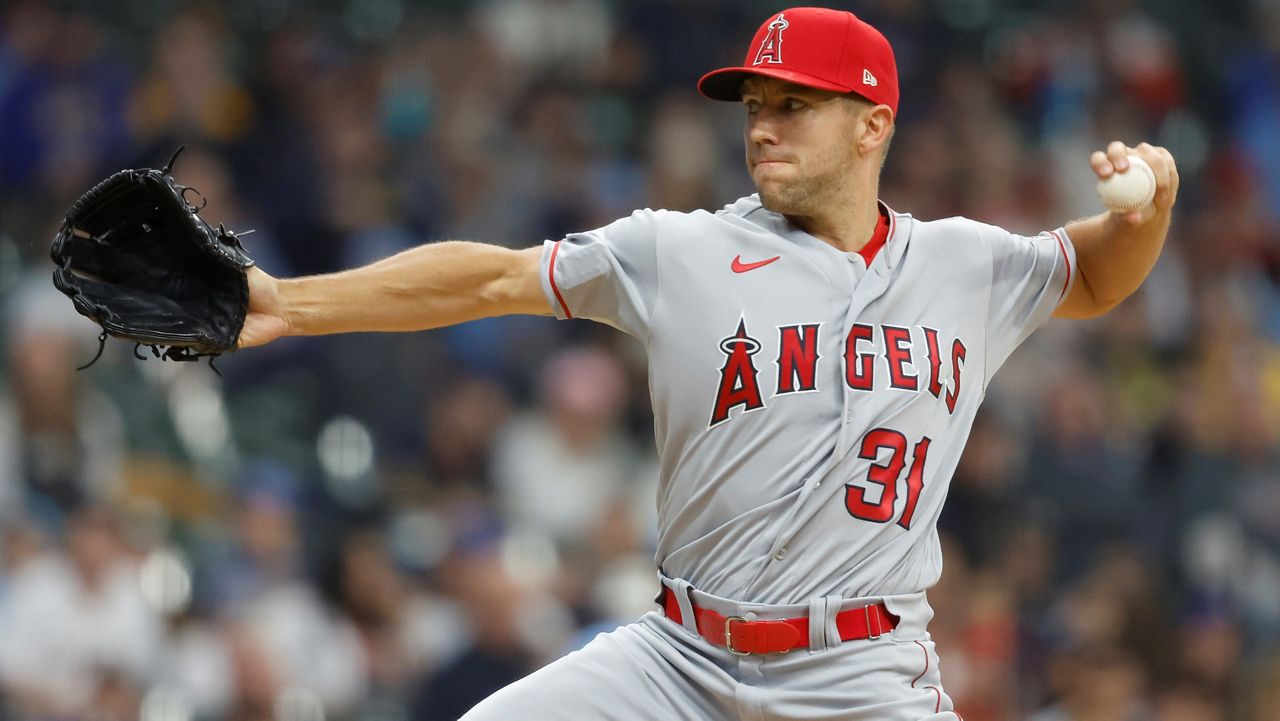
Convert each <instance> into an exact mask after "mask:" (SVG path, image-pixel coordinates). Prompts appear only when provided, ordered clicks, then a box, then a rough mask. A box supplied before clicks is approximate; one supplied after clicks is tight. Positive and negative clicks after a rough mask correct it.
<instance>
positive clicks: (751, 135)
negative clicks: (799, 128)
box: [747, 114, 778, 145]
mask: <svg viewBox="0 0 1280 721" xmlns="http://www.w3.org/2000/svg"><path fill="white" fill-rule="evenodd" d="M759 115H760V114H757V116H756V117H752V118H748V119H747V140H749V141H751V142H752V143H753V144H755V145H777V144H778V133H777V128H776V127H775V126H774V124H773V123H772V122H771V121H770V120H769V119H768V118H762V117H759Z"/></svg>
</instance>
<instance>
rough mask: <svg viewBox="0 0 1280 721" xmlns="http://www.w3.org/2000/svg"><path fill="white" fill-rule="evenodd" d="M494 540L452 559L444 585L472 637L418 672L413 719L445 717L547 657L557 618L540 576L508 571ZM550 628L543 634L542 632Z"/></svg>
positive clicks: (554, 642) (555, 639) (446, 720)
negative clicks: (440, 662) (444, 660)
mask: <svg viewBox="0 0 1280 721" xmlns="http://www.w3.org/2000/svg"><path fill="white" fill-rule="evenodd" d="M498 550H499V548H497V547H491V546H486V547H482V548H479V549H474V550H471V551H468V552H467V553H465V554H464V555H461V556H458V557H457V558H455V559H454V563H453V564H451V565H450V566H449V567H448V568H447V570H448V573H449V586H450V588H451V590H452V594H453V596H454V597H455V598H456V599H457V601H458V604H459V606H460V607H461V608H462V609H463V610H464V611H465V614H466V619H467V623H468V626H469V627H470V629H471V644H470V645H469V646H468V647H467V648H465V649H463V650H462V651H461V652H460V653H459V654H457V655H456V656H455V657H454V659H453V660H452V661H451V662H449V663H448V664H446V665H445V666H443V667H442V668H440V669H439V670H438V671H436V672H434V673H432V674H430V675H428V676H427V677H426V678H425V679H423V681H422V683H421V685H420V689H421V693H420V694H419V696H418V699H417V702H416V703H415V705H414V709H413V719H414V721H452V720H453V719H457V718H458V717H460V716H461V715H462V714H464V713H466V712H467V710H469V709H470V708H471V707H472V706H474V705H475V704H476V703H478V702H479V701H481V700H482V699H484V698H485V697H486V696H488V695H489V694H491V693H493V692H494V691H497V690H498V689H500V688H502V687H503V686H506V685H507V684H509V683H511V682H512V681H515V680H516V679H518V678H520V677H521V676H524V675H525V674H527V673H529V672H530V671H532V670H534V669H535V668H537V666H538V665H540V663H542V662H545V661H547V660H549V658H548V656H549V650H550V648H552V647H559V646H560V645H561V644H562V643H563V638H562V637H559V636H558V634H557V631H558V630H559V631H563V630H565V629H562V628H561V626H562V624H563V619H562V618H561V617H560V614H559V612H558V610H557V604H556V603H555V601H554V600H552V599H551V598H550V597H549V596H548V595H547V594H546V590H545V589H544V588H540V587H539V586H540V584H541V582H542V581H544V580H545V579H542V580H536V579H532V578H529V577H527V576H524V575H518V574H515V573H512V571H513V569H512V567H511V566H510V565H508V562H507V561H506V560H504V558H503V554H500V553H495V551H498ZM548 633H550V636H548Z"/></svg>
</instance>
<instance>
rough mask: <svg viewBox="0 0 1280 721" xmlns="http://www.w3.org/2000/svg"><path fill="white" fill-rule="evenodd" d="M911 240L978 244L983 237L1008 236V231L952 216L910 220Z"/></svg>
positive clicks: (962, 217)
mask: <svg viewBox="0 0 1280 721" xmlns="http://www.w3.org/2000/svg"><path fill="white" fill-rule="evenodd" d="M912 224H913V228H912V231H911V235H912V238H913V239H915V238H917V237H919V238H922V239H924V240H935V239H936V240H945V241H950V242H980V241H981V240H982V239H983V238H984V237H987V236H991V235H998V234H1005V235H1007V234H1008V231H1006V230H1004V229H1002V228H1000V227H998V226H995V225H991V224H990V223H984V222H982V221H980V220H974V219H972V218H966V217H964V216H960V215H953V216H951V217H949V218H938V219H936V220H921V219H919V218H912Z"/></svg>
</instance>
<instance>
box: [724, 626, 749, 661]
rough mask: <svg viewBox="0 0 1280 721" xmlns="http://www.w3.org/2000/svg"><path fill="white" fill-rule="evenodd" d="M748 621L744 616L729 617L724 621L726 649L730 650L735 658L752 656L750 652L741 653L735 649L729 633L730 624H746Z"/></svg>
mask: <svg viewBox="0 0 1280 721" xmlns="http://www.w3.org/2000/svg"><path fill="white" fill-rule="evenodd" d="M746 620H747V619H745V618H743V617H742V616H728V617H726V618H725V619H724V647H725V648H727V649H729V653H731V654H733V655H734V656H750V655H751V652H750V651H739V650H737V649H736V648H734V647H733V636H732V635H731V634H730V633H729V626H730V624H732V623H733V622H734V621H742V622H743V623H745V622H746Z"/></svg>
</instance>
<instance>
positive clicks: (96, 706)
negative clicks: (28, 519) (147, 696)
mask: <svg viewBox="0 0 1280 721" xmlns="http://www.w3.org/2000/svg"><path fill="white" fill-rule="evenodd" d="M161 633H162V626H161V619H160V618H159V616H158V614H157V613H156V612H155V611H154V610H153V609H152V608H151V607H150V606H148V605H147V603H146V602H145V601H144V600H143V596H142V593H141V585H140V583H139V577H138V569H137V566H136V565H135V564H134V563H133V562H132V560H131V559H130V558H129V556H128V553H127V550H126V549H125V548H124V546H123V544H122V541H121V538H120V534H119V529H118V527H117V525H116V522H115V519H114V518H113V517H112V515H111V514H110V512H109V511H107V510H105V509H103V508H85V509H83V510H80V511H78V512H76V513H75V514H74V515H73V516H72V517H71V518H70V520H69V522H68V524H67V545H66V549H65V552H64V551H63V549H61V548H56V547H55V548H49V549H47V550H45V551H44V552H42V553H41V554H40V555H38V556H36V557H34V558H30V559H28V560H27V561H26V562H24V563H22V565H20V566H19V567H18V568H17V569H15V570H14V571H13V574H12V577H11V578H10V582H9V584H8V588H7V592H6V594H5V596H4V603H3V606H0V638H3V639H4V643H3V644H0V683H3V686H4V689H5V693H6V695H7V696H8V697H9V698H10V699H11V703H12V704H13V705H14V706H15V707H16V710H17V712H18V713H19V714H20V716H21V717H23V718H27V717H33V718H84V717H87V716H89V715H92V714H101V715H100V716H95V717H97V718H108V719H118V720H120V721H124V719H129V718H136V716H137V711H138V705H139V703H140V701H141V697H142V693H143V691H144V690H145V688H146V685H147V683H148V682H149V681H150V680H151V678H152V675H153V674H154V673H155V669H156V662H157V660H158V659H157V651H158V647H159V643H160V639H161Z"/></svg>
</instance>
